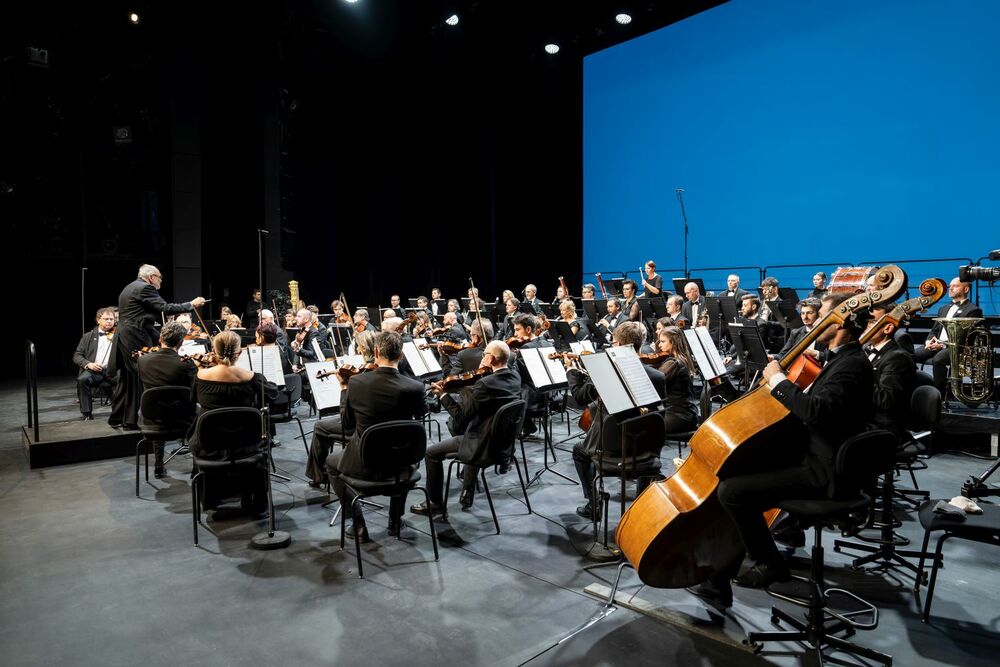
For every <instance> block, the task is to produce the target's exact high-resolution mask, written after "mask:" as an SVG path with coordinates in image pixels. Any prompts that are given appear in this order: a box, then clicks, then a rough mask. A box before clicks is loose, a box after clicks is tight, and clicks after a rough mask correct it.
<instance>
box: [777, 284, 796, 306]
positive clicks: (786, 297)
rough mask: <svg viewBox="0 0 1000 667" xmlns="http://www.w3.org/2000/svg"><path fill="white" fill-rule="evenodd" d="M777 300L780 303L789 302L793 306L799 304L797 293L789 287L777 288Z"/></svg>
mask: <svg viewBox="0 0 1000 667" xmlns="http://www.w3.org/2000/svg"><path fill="white" fill-rule="evenodd" d="M778 298H779V299H781V300H782V301H791V302H792V305H793V306H794V305H795V304H796V303H798V302H799V293H798V292H796V291H795V289H794V288H791V287H779V288H778Z"/></svg>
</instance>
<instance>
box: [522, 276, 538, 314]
mask: <svg viewBox="0 0 1000 667" xmlns="http://www.w3.org/2000/svg"><path fill="white" fill-rule="evenodd" d="M537 295H538V288H537V287H535V286H534V285H532V284H530V283H529V284H528V285H525V286H524V302H525V303H527V304H528V305H529V306H531V309H532V310H533V311H535V313H538V304H539V303H541V301H539V300H538V298H537Z"/></svg>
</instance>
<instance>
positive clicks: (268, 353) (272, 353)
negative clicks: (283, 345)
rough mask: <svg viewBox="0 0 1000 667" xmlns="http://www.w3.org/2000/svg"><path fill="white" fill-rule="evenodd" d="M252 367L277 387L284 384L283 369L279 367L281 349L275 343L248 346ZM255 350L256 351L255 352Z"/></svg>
mask: <svg viewBox="0 0 1000 667" xmlns="http://www.w3.org/2000/svg"><path fill="white" fill-rule="evenodd" d="M247 349H248V350H250V354H251V355H254V356H253V357H251V359H252V363H253V365H254V368H256V369H257V372H258V373H260V374H261V375H263V376H264V377H265V378H266V379H267V380H269V381H271V382H273V383H274V384H276V385H278V386H279V387H284V386H285V371H284V369H283V368H282V367H281V350H280V348H278V346H277V345H265V346H263V347H257V346H254V347H249V348H247ZM255 351H256V353H255Z"/></svg>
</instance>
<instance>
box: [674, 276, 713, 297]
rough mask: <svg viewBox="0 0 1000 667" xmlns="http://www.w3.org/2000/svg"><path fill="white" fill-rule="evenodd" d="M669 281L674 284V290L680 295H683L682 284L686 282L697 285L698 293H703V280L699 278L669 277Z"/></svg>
mask: <svg viewBox="0 0 1000 667" xmlns="http://www.w3.org/2000/svg"><path fill="white" fill-rule="evenodd" d="M670 282H672V283H673V284H674V292H676V293H677V294H680V295H684V286H685V285H687V284H688V283H694V284H695V285H697V286H698V290H699V293H700V294H702V295H704V294H705V281H704V280H702V279H701V278H671V279H670Z"/></svg>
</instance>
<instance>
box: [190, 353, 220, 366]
mask: <svg viewBox="0 0 1000 667" xmlns="http://www.w3.org/2000/svg"><path fill="white" fill-rule="evenodd" d="M184 359H186V360H187V361H190V362H191V363H193V364H194V365H195V366H197V367H198V368H212V367H213V366H218V365H219V358H218V357H217V356H215V353H214V352H206V353H204V354H192V355H191V356H188V357H184Z"/></svg>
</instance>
